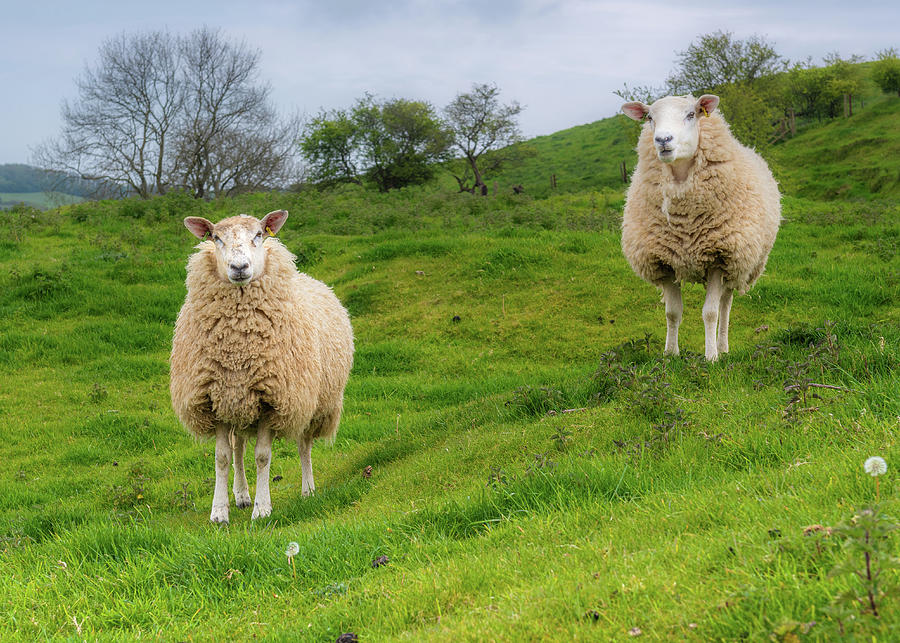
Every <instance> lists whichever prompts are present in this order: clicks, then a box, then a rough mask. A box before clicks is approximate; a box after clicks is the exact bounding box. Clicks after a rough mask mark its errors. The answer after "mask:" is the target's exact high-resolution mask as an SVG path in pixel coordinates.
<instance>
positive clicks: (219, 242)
mask: <svg viewBox="0 0 900 643" xmlns="http://www.w3.org/2000/svg"><path fill="white" fill-rule="evenodd" d="M213 241H215V242H216V245H217V246H221V245H222V240H221V239H220V238H219V236H218V235H213Z"/></svg>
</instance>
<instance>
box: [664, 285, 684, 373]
mask: <svg viewBox="0 0 900 643" xmlns="http://www.w3.org/2000/svg"><path fill="white" fill-rule="evenodd" d="M662 293H663V301H664V302H665V303H666V349H665V351H663V352H664V354H665V355H678V327H679V326H681V314H682V310H683V307H682V304H681V286H680V285H679V284H678V283H676V282H674V281H668V282H664V283H663V284H662Z"/></svg>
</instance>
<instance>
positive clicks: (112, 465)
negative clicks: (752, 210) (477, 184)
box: [0, 187, 900, 641]
mask: <svg viewBox="0 0 900 643" xmlns="http://www.w3.org/2000/svg"><path fill="white" fill-rule="evenodd" d="M619 205H620V204H619ZM610 206H611V204H606V205H605V206H604V204H603V203H600V202H599V201H598V200H597V197H596V195H590V194H583V195H575V196H573V195H555V196H552V197H550V198H548V199H533V198H531V197H529V196H528V195H524V196H516V197H513V196H508V197H499V198H482V197H474V196H472V195H468V194H460V195H457V194H435V193H433V192H432V193H429V192H426V191H424V190H423V191H414V190H407V191H396V192H393V193H390V194H386V195H385V194H376V193H371V192H365V191H363V190H361V189H357V188H355V187H350V188H347V189H341V190H336V191H333V192H328V193H316V192H314V191H308V192H305V193H302V194H298V195H277V194H266V195H253V196H248V197H243V198H241V199H238V200H235V201H223V202H216V203H203V202H198V201H194V200H192V199H190V198H187V197H185V196H184V195H169V196H167V197H165V198H162V199H154V200H152V201H149V202H142V201H136V200H134V201H122V202H105V203H86V204H79V205H76V206H71V207H68V208H66V209H64V210H63V211H62V212H56V211H52V212H45V213H37V214H35V215H34V216H32V215H31V214H30V213H28V214H26V213H11V214H10V216H9V217H0V224H2V225H3V226H4V227H0V233H2V236H0V324H2V326H3V327H4V329H5V330H4V332H3V333H2V334H0V381H2V382H3V383H4V385H3V386H0V418H2V421H0V461H2V462H3V467H2V471H0V603H2V605H3V618H0V639H2V640H4V641H6V640H13V641H14V640H22V641H33V640H56V639H67V638H68V639H75V638H78V639H81V638H85V639H89V640H94V639H99V640H122V641H124V640H135V639H139V638H140V639H144V638H149V639H162V640H249V639H252V638H260V639H263V640H291V641H293V640H310V641H334V640H336V639H337V638H338V636H339V635H340V634H341V633H344V632H354V633H356V634H357V635H358V636H359V640H360V641H392V640H416V641H448V640H450V641H483V640H497V641H519V640H554V641H555V640H559V641H572V640H603V641H607V640H616V641H625V640H634V639H633V635H634V633H635V632H637V633H642V634H643V639H642V640H696V641H707V640H767V639H769V638H770V636H775V634H776V633H780V634H778V636H779V637H783V639H784V640H797V636H796V635H795V634H794V631H795V630H796V631H798V632H799V631H800V628H801V626H802V628H805V630H808V629H810V628H814V629H812V638H815V639H820V640H838V636H839V634H838V628H839V627H846V628H847V629H848V631H849V634H850V635H853V636H856V637H857V638H859V639H860V640H862V639H865V640H892V635H891V632H892V631H893V632H896V631H897V628H898V627H900V609H897V607H898V605H897V598H896V597H889V596H885V597H883V598H882V597H878V600H879V601H880V606H881V610H882V613H883V616H882V617H881V619H874V618H872V617H871V616H869V615H866V614H865V613H863V612H861V611H860V609H859V608H858V607H855V606H853V605H851V608H852V609H853V610H854V611H855V613H856V614H855V615H856V616H857V618H856V619H854V620H847V621H846V622H845V623H844V624H838V623H837V622H836V620H835V618H834V617H833V616H832V615H830V614H829V613H828V612H826V611H825V608H827V607H828V606H829V604H830V603H831V602H832V600H833V599H834V598H835V597H836V596H838V595H840V594H841V593H844V592H847V593H849V594H850V595H851V597H852V596H856V595H858V594H859V592H860V591H861V589H860V585H859V583H857V582H856V579H855V578H854V577H853V576H852V574H850V575H843V576H837V577H835V576H831V575H829V571H830V570H831V569H833V568H834V567H835V566H836V565H837V564H838V563H841V562H846V561H848V560H849V561H850V562H851V563H853V562H856V563H859V561H854V560H852V559H848V556H850V555H851V553H848V551H847V550H845V549H843V548H842V547H841V543H842V537H841V536H839V535H838V534H837V533H835V534H833V535H831V534H830V532H827V531H826V530H825V528H824V527H821V526H822V525H824V526H826V527H830V526H834V525H837V524H838V523H840V522H842V521H847V520H849V519H850V518H851V517H852V516H853V515H854V509H855V508H860V507H862V506H866V505H870V504H872V503H874V502H875V493H876V491H875V489H876V488H875V486H874V484H873V481H872V479H871V478H870V477H869V476H867V475H865V474H864V472H863V468H862V462H863V460H864V459H865V458H866V457H868V456H871V455H881V456H883V457H884V458H886V459H887V461H888V463H889V469H888V473H889V475H885V476H883V478H882V479H881V486H880V493H881V496H880V498H881V501H882V508H883V509H884V510H885V511H887V512H890V513H891V514H892V515H894V516H896V515H897V514H898V512H900V500H898V495H897V491H898V485H897V482H896V480H897V477H896V473H895V472H896V466H897V463H898V462H900V444H898V442H897V440H896V431H897V427H898V424H897V422H898V419H897V418H898V417H900V364H898V360H900V308H898V307H897V305H896V302H897V301H898V299H900V277H898V276H900V253H898V244H897V241H898V239H900V223H898V221H900V211H898V208H897V207H896V206H891V207H882V206H881V205H878V206H876V205H874V204H867V203H858V204H846V203H845V204H841V203H838V204H834V205H833V204H830V203H829V204H809V203H806V202H803V201H800V200H797V199H788V200H787V201H786V210H787V212H786V214H787V216H786V219H785V223H784V226H783V228H782V230H781V233H780V236H779V239H778V241H777V243H776V245H775V248H774V250H773V252H772V255H771V258H770V261H769V267H768V269H767V272H766V274H765V275H764V276H763V278H762V279H761V280H760V282H759V284H758V285H757V286H756V288H755V289H754V290H753V291H752V292H751V293H750V295H749V296H746V297H739V298H737V299H736V300H735V305H734V311H733V315H732V333H731V348H732V351H731V353H730V354H729V355H728V356H727V357H725V358H724V359H723V360H722V361H721V362H719V363H717V364H712V365H710V364H707V363H706V362H705V361H704V360H703V359H702V357H701V356H700V355H699V354H698V353H697V351H699V350H700V348H701V347H702V345H703V344H702V343H703V328H702V322H701V319H700V307H701V305H702V298H703V294H702V290H701V289H700V288H697V287H690V288H685V320H684V325H683V327H682V350H683V351H684V354H683V355H682V356H681V357H678V358H663V357H662V356H661V352H662V337H663V335H664V328H665V321H664V313H663V309H662V305H661V304H660V302H659V296H658V293H657V292H656V291H655V289H653V288H652V287H650V286H648V285H647V284H644V283H642V282H640V281H639V280H638V279H637V277H635V276H634V275H633V274H632V272H631V271H630V269H629V268H628V266H627V263H626V262H625V260H624V258H623V257H622V255H621V250H620V248H619V234H618V221H619V216H620V213H619V210H618V209H617V208H615V207H610ZM277 207H286V208H288V209H289V210H290V211H291V218H290V219H289V220H288V222H287V225H286V226H285V228H284V229H283V230H282V231H281V234H280V237H281V238H282V240H283V241H284V243H285V244H286V245H287V247H288V248H290V249H291V250H292V251H294V252H295V253H297V254H298V256H299V257H300V263H301V266H302V267H303V269H304V270H305V271H307V272H308V273H310V274H311V275H313V276H314V277H317V278H320V279H323V280H324V281H326V282H327V283H329V284H331V285H333V286H334V289H335V292H336V293H337V294H338V296H339V297H340V298H341V299H342V301H343V302H344V303H345V304H346V305H347V307H348V308H349V310H350V312H351V315H352V319H353V324H354V331H355V335H356V345H357V351H356V358H355V364H354V369H353V373H352V375H351V379H350V384H349V386H348V389H347V395H346V403H345V415H344V418H343V421H342V424H341V427H340V431H339V433H338V436H337V439H336V441H335V443H334V444H333V445H328V444H317V445H316V447H315V450H314V454H313V461H314V467H315V471H316V483H317V493H316V495H315V496H314V497H311V498H303V497H301V495H300V466H299V462H298V458H297V453H296V448H294V447H292V445H290V444H286V443H283V442H277V443H276V446H275V449H274V459H273V462H272V472H271V473H272V476H277V479H273V482H272V499H273V506H274V511H273V514H272V516H271V517H270V518H269V519H266V520H263V521H259V522H254V523H251V521H250V516H249V511H247V510H245V511H238V510H236V509H235V510H234V512H233V514H232V523H231V525H230V526H228V527H223V528H216V527H215V526H212V525H210V524H209V522H208V516H209V508H210V503H211V496H212V487H211V485H210V484H209V480H210V478H211V477H212V476H213V470H214V462H213V461H214V457H213V450H214V449H213V446H212V445H211V444H210V443H208V442H206V443H198V442H196V441H194V440H193V439H191V438H190V436H188V435H187V433H186V432H185V431H184V430H183V429H182V428H181V427H179V426H178V423H177V421H176V419H175V417H174V414H173V413H172V411H171V408H170V404H169V395H168V364H167V358H168V353H169V349H170V345H171V338H172V325H173V323H174V319H175V316H176V315H177V313H178V309H179V306H180V304H181V302H182V301H183V297H184V274H185V273H184V266H185V261H186V259H187V257H188V256H189V254H190V253H191V252H192V251H193V246H194V243H195V241H196V240H195V239H194V238H193V237H191V235H190V234H189V233H188V232H187V231H186V230H185V229H184V228H183V226H182V225H181V218H182V217H183V216H185V215H188V214H195V215H201V216H206V217H209V218H211V219H214V220H218V219H220V218H222V217H223V216H225V215H226V214H234V213H237V212H249V213H252V214H255V215H260V214H262V213H265V212H267V211H269V210H273V209H276V208H277ZM6 226H11V227H6ZM817 385H824V386H830V387H831V388H814V386H817ZM247 460H248V465H249V468H250V471H251V474H250V478H251V481H252V479H253V475H252V470H253V469H252V461H253V455H252V449H248V454H247ZM367 467H371V469H368V470H367V469H366V468H367ZM811 525H820V529H819V531H816V529H815V528H812V527H810V526H811ZM292 541H294V542H297V543H298V544H299V549H300V554H299V555H298V556H296V557H295V559H293V561H289V560H288V559H287V558H286V556H285V548H286V547H287V545H288V543H290V542H292ZM879 542H881V544H882V546H883V547H884V548H885V550H886V551H890V552H896V551H897V547H896V544H897V539H896V534H895V536H894V537H893V540H891V539H890V538H883V539H881V540H880V541H879ZM381 556H385V557H386V558H387V564H385V565H381V566H375V565H373V561H375V560H376V559H378V558H379V557H381ZM856 568H857V569H858V566H857V567H856ZM880 582H881V584H882V587H883V588H884V589H885V590H888V591H892V590H895V589H896V588H897V587H898V586H900V578H898V575H897V573H896V572H895V571H893V570H888V571H887V572H886V573H885V574H884V575H883V576H882V578H881V580H880ZM805 630H804V631H805ZM788 634H790V635H791V636H792V637H793V638H790V637H789V636H788Z"/></svg>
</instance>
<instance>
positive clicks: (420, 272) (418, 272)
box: [416, 270, 425, 277]
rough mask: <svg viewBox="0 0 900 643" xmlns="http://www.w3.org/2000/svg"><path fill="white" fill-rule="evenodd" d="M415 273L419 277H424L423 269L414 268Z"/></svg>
mask: <svg viewBox="0 0 900 643" xmlns="http://www.w3.org/2000/svg"><path fill="white" fill-rule="evenodd" d="M416 274H417V275H419V276H420V277H424V276H425V271H424V270H416Z"/></svg>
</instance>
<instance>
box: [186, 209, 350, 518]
mask: <svg viewBox="0 0 900 643" xmlns="http://www.w3.org/2000/svg"><path fill="white" fill-rule="evenodd" d="M287 216H288V213H287V211H285V210H278V211H276V212H270V213H269V214H267V215H266V216H265V217H263V219H262V220H261V221H260V220H258V219H256V218H254V217H251V216H247V215H245V214H242V215H240V216H236V217H230V218H228V219H224V220H222V221H220V222H219V223H217V224H215V225H213V224H212V223H210V222H209V221H207V220H206V219H203V218H200V217H188V218H187V219H185V220H184V225H185V227H187V229H188V230H190V231H191V232H192V233H193V234H194V235H196V236H197V237H198V238H200V239H204V238H205V237H206V236H207V235H209V237H210V239H211V240H210V241H203V242H202V243H200V244H199V245H197V249H198V251H197V252H196V253H194V254H193V255H192V256H191V258H190V260H189V261H188V266H187V298H186V299H185V302H184V305H183V306H182V308H181V312H180V313H179V314H178V320H177V321H176V322H175V336H174V339H173V342H172V356H171V360H170V366H171V382H170V392H171V395H172V407H173V408H174V410H175V413H176V415H177V416H178V418H179V419H180V420H181V422H182V423H183V424H184V426H185V427H186V428H187V429H188V430H189V431H190V432H191V433H192V434H194V436H196V437H198V438H208V437H212V436H215V438H216V488H215V492H214V494H213V502H212V512H211V513H210V516H209V519H210V520H211V521H212V522H228V510H229V501H228V469H229V462H230V461H231V459H232V456H233V458H234V486H233V490H234V500H235V504H236V505H237V506H238V507H240V508H243V507H249V506H250V491H249V488H248V486H247V476H246V473H245V472H244V446H245V442H246V438H247V436H248V435H253V434H255V435H256V471H257V474H256V502H255V505H254V507H253V518H260V517H265V516H268V515H269V514H270V513H271V512H272V502H271V499H270V496H269V463H270V461H271V453H272V440H273V438H275V437H278V436H283V437H285V438H290V439H292V440H296V442H297V445H298V447H299V451H300V466H301V470H302V489H303V495H304V496H306V495H309V494H310V493H312V492H313V491H315V484H314V483H313V472H312V461H311V457H310V456H311V450H312V443H313V440H314V439H315V438H330V437H333V436H334V435H335V433H336V432H337V427H338V421H339V420H340V417H341V409H342V408H343V396H344V386H345V385H346V384H347V377H348V376H349V374H350V367H351V366H352V363H353V330H352V328H351V327H350V319H349V317H348V316H347V311H346V310H344V308H343V306H341V303H340V302H339V301H338V299H337V297H335V296H334V293H333V292H332V291H331V289H330V288H328V287H327V286H326V285H325V284H323V283H321V282H319V281H316V280H315V279H313V278H311V277H309V276H307V275H305V274H302V273H299V272H297V268H296V266H295V264H294V260H295V259H296V257H294V255H292V254H291V253H290V252H289V251H288V250H287V248H285V247H284V246H283V245H282V244H281V242H280V241H278V239H275V238H273V237H274V235H275V234H277V233H278V231H279V230H280V229H281V226H282V225H283V224H284V221H285V219H287Z"/></svg>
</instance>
